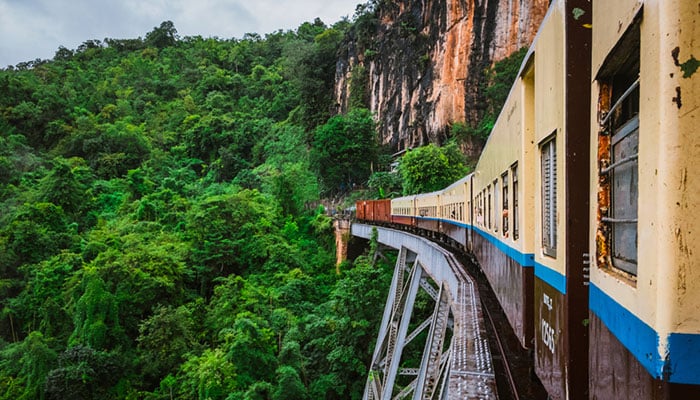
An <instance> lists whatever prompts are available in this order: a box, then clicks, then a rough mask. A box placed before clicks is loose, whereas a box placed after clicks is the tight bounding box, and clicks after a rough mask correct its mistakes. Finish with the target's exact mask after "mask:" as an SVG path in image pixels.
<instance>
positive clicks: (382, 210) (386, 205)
mask: <svg viewBox="0 0 700 400" xmlns="http://www.w3.org/2000/svg"><path fill="white" fill-rule="evenodd" d="M374 210H375V212H374V217H375V221H381V222H391V200H389V199H383V200H375V201H374Z"/></svg>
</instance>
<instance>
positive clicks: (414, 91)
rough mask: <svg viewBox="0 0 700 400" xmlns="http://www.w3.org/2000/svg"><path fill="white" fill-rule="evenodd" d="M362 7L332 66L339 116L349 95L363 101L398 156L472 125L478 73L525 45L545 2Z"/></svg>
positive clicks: (474, 0)
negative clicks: (451, 129)
mask: <svg viewBox="0 0 700 400" xmlns="http://www.w3.org/2000/svg"><path fill="white" fill-rule="evenodd" d="M367 5H368V7H369V8H368V10H367V12H366V15H364V18H365V19H364V20H363V21H360V22H361V23H359V24H358V23H356V26H355V30H354V31H353V32H351V35H349V37H348V39H347V41H346V43H345V46H344V47H343V49H342V54H341V56H340V59H339V60H338V63H337V67H336V87H335V98H336V102H337V106H338V112H346V111H347V109H348V108H349V105H350V104H351V101H352V100H351V99H352V98H353V97H354V98H362V102H363V103H364V104H365V105H366V106H368V107H369V108H370V109H371V110H372V112H374V113H375V114H376V115H377V119H378V123H379V132H380V139H381V142H382V143H384V144H387V145H390V146H391V148H392V149H393V150H394V151H400V150H404V149H407V148H412V147H416V146H420V145H424V144H427V143H429V142H433V143H441V142H443V141H444V139H445V138H446V134H447V132H448V129H449V126H450V125H451V124H452V123H453V122H465V123H466V124H468V125H471V126H475V125H476V124H477V123H478V122H479V119H480V117H481V115H482V113H483V109H484V105H483V101H482V98H481V97H482V94H481V90H480V86H483V80H484V70H486V69H488V68H489V67H490V66H491V65H492V63H493V62H495V61H498V60H500V59H503V58H504V57H507V56H508V55H510V54H511V53H513V52H515V51H516V50H518V49H520V48H521V47H527V46H529V45H530V43H531V42H532V40H533V38H534V36H535V34H536V32H537V28H538V26H539V24H540V22H541V21H542V19H543V18H544V15H545V14H546V11H547V8H548V5H549V1H548V0H375V1H370V2H369V3H367ZM357 21H359V19H358V20H357ZM352 91H363V92H364V93H362V94H361V95H359V96H358V94H357V93H352Z"/></svg>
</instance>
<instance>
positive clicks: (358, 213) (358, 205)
mask: <svg viewBox="0 0 700 400" xmlns="http://www.w3.org/2000/svg"><path fill="white" fill-rule="evenodd" d="M366 206H367V201H366V200H360V201H357V202H355V217H356V218H357V219H358V220H360V221H364V220H365V219H367V214H366V213H365V207H366Z"/></svg>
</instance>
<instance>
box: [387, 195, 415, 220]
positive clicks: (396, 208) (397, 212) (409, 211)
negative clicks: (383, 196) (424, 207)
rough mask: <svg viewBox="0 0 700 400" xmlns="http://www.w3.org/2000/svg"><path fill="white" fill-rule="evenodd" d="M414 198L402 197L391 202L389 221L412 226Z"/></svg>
mask: <svg viewBox="0 0 700 400" xmlns="http://www.w3.org/2000/svg"><path fill="white" fill-rule="evenodd" d="M415 216H416V196H404V197H398V198H396V199H392V200H391V221H392V222H393V223H395V224H399V225H407V226H414V225H415Z"/></svg>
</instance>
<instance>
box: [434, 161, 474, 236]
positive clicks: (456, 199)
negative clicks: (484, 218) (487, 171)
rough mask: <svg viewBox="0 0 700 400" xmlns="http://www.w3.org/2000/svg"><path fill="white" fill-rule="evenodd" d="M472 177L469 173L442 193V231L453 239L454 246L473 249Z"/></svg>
mask: <svg viewBox="0 0 700 400" xmlns="http://www.w3.org/2000/svg"><path fill="white" fill-rule="evenodd" d="M471 179H472V175H471V174H469V175H467V176H465V177H464V178H462V179H460V180H458V181H457V182H455V183H453V184H451V185H450V186H448V187H446V188H445V189H444V190H442V191H441V193H440V215H441V221H440V232H441V233H443V234H444V235H445V236H447V237H448V238H450V239H451V240H452V243H451V244H452V246H453V247H455V248H461V249H463V250H471V248H470V247H469V243H470V242H471V238H470V236H469V234H470V233H471V230H470V229H469V227H470V226H471V218H472V213H471V212H470V210H471V199H470V193H471Z"/></svg>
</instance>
